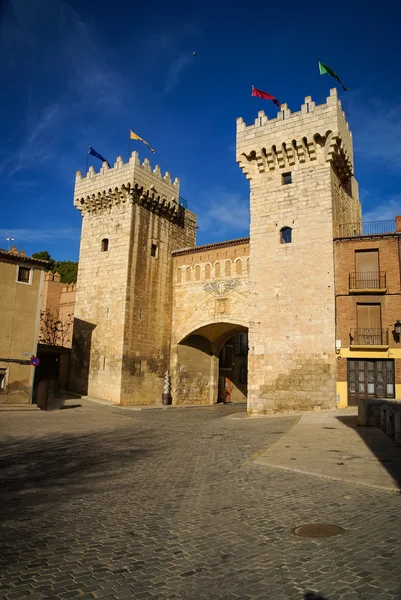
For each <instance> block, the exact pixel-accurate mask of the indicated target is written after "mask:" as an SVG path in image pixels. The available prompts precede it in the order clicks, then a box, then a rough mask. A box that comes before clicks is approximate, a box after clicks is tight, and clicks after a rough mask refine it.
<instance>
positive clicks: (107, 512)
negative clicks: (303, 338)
mask: <svg viewBox="0 0 401 600" xmlns="http://www.w3.org/2000/svg"><path fill="white" fill-rule="evenodd" d="M65 408H67V407H65ZM241 413H243V414H245V413H244V408H243V407H237V406H224V407H221V408H219V409H216V410H196V409H194V410H182V411H142V412H135V411H121V410H120V409H118V408H117V407H109V406H104V405H100V404H97V403H94V402H89V401H86V400H79V404H78V402H77V400H74V401H71V403H70V404H69V405H68V410H67V409H64V410H58V411H52V412H46V411H38V412H34V413H23V412H4V413H1V414H0V489H1V494H2V498H1V502H0V598H1V599H2V600H3V599H5V600H13V599H14V598H15V599H17V600H19V599H20V598H28V599H29V600H44V599H49V600H50V599H51V600H62V599H64V598H80V599H81V600H92V599H94V598H102V599H105V598H108V599H110V600H130V599H134V600H136V599H138V600H140V599H146V600H203V599H204V600H270V599H271V600H354V599H355V600H365V599H366V600H399V599H400V598H401V569H400V568H399V565H400V564H401V522H400V518H399V506H400V496H399V494H398V493H395V492H391V491H383V490H381V489H376V488H371V487H366V486H365V487H363V486H360V485H354V484H351V483H348V482H344V481H336V480H333V479H328V478H321V477H316V476H313V475H305V474H301V473H296V472H293V471H289V470H283V469H277V468H270V467H266V466H261V465H259V464H256V463H255V462H253V461H250V460H249V458H250V457H252V456H254V455H255V454H256V453H257V452H258V451H259V450H261V449H266V448H267V447H269V446H271V445H273V444H275V443H276V442H277V441H278V440H279V439H280V438H281V437H283V436H285V435H286V433H287V432H288V431H289V430H290V429H291V428H292V427H293V426H294V425H295V424H296V423H297V421H298V418H299V417H294V416H293V417H289V416H286V417H282V416H278V417H275V418H274V419H249V418H246V417H243V418H238V419H233V418H232V417H231V416H232V415H234V414H241ZM316 522H320V523H321V522H329V523H333V524H335V525H339V526H341V527H342V528H343V529H344V534H343V535H339V536H336V537H332V538H327V539H308V538H300V537H297V536H296V535H294V529H295V528H296V527H298V526H299V525H303V524H308V523H316Z"/></svg>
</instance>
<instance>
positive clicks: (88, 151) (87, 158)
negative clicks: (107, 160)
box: [85, 144, 90, 177]
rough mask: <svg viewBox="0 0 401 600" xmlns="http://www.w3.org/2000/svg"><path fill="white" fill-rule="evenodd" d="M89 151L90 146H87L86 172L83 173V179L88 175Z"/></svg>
mask: <svg viewBox="0 0 401 600" xmlns="http://www.w3.org/2000/svg"><path fill="white" fill-rule="evenodd" d="M89 150H90V144H88V152H87V153H86V171H85V177H86V176H87V174H88V160H89Z"/></svg>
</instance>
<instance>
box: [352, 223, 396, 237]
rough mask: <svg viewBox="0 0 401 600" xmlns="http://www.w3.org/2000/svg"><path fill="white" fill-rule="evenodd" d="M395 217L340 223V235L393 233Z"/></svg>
mask: <svg viewBox="0 0 401 600" xmlns="http://www.w3.org/2000/svg"><path fill="white" fill-rule="evenodd" d="M395 231H396V226H395V219H389V220H387V221H363V222H361V221H359V222H358V223H342V224H341V225H340V237H354V236H357V235H381V234H383V233H395Z"/></svg>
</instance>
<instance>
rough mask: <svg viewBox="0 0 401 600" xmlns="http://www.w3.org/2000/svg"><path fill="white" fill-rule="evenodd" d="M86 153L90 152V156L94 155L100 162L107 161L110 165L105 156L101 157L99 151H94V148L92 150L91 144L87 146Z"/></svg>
mask: <svg viewBox="0 0 401 600" xmlns="http://www.w3.org/2000/svg"><path fill="white" fill-rule="evenodd" d="M88 154H91V155H92V156H96V158H98V159H99V160H101V161H102V162H105V163H107V164H108V165H109V167H110V163H109V162H108V161H107V160H106V159H105V158H103V156H102V155H101V154H99V152H96V150H94V149H93V148H92V146H88ZM110 169H111V167H110Z"/></svg>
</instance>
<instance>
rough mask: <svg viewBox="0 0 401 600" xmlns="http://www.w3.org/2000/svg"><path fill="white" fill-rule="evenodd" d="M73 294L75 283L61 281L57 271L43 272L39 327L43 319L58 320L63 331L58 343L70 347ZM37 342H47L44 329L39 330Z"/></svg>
mask: <svg viewBox="0 0 401 600" xmlns="http://www.w3.org/2000/svg"><path fill="white" fill-rule="evenodd" d="M75 296H76V284H75V283H61V281H60V275H59V274H58V273H52V272H50V271H49V272H48V273H45V275H44V282H43V291H42V299H41V306H40V311H41V313H42V314H41V329H42V328H43V326H44V325H45V321H49V322H50V323H51V321H52V320H54V321H57V320H60V321H61V323H62V325H61V330H62V332H63V333H62V335H61V336H60V342H59V344H58V345H61V346H63V347H64V348H71V345H72V337H73V324H74V310H75ZM49 313H50V314H49ZM39 342H41V343H45V344H46V343H48V339H47V336H46V333H45V331H41V332H40V334H39Z"/></svg>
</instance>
